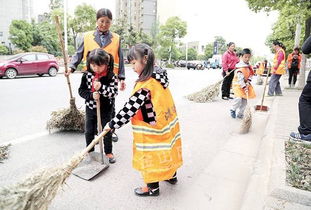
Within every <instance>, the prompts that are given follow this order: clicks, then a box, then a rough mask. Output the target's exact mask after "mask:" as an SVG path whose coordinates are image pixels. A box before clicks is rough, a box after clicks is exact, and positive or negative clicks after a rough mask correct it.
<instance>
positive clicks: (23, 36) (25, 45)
mask: <svg viewBox="0 0 311 210" xmlns="http://www.w3.org/2000/svg"><path fill="white" fill-rule="evenodd" d="M9 32H10V37H9V39H10V40H11V42H12V44H14V45H15V46H16V47H18V48H20V49H22V50H24V51H28V49H29V48H30V47H31V43H32V41H33V36H32V34H33V33H32V26H31V24H29V23H27V22H26V21H24V20H13V21H12V22H11V25H10V30H9Z"/></svg>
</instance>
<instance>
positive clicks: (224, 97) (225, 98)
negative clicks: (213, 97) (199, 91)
mask: <svg viewBox="0 0 311 210" xmlns="http://www.w3.org/2000/svg"><path fill="white" fill-rule="evenodd" d="M221 98H222V99H223V100H229V98H228V97H227V96H223V97H221Z"/></svg>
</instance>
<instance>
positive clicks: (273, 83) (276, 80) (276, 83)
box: [268, 74, 282, 96]
mask: <svg viewBox="0 0 311 210" xmlns="http://www.w3.org/2000/svg"><path fill="white" fill-rule="evenodd" d="M281 76H282V75H279V74H272V75H271V78H270V82H269V91H268V95H270V96H273V95H274V94H275V95H282V90H281V85H280V78H281Z"/></svg>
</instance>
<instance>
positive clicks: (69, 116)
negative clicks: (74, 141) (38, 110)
mask: <svg viewBox="0 0 311 210" xmlns="http://www.w3.org/2000/svg"><path fill="white" fill-rule="evenodd" d="M84 119H85V113H84V111H81V110H79V109H77V108H72V106H71V108H69V109H61V110H58V111H54V112H52V113H51V119H50V120H49V121H48V122H47V125H46V128H47V129H48V130H52V129H59V130H60V131H81V132H84V123H85V121H84Z"/></svg>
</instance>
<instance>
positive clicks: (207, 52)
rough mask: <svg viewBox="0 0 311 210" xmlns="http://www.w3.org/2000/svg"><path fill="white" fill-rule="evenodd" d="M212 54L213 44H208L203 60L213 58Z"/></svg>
mask: <svg viewBox="0 0 311 210" xmlns="http://www.w3.org/2000/svg"><path fill="white" fill-rule="evenodd" d="M213 54H214V45H213V43H208V44H207V45H206V46H205V49H204V56H205V59H209V58H211V57H213Z"/></svg>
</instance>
